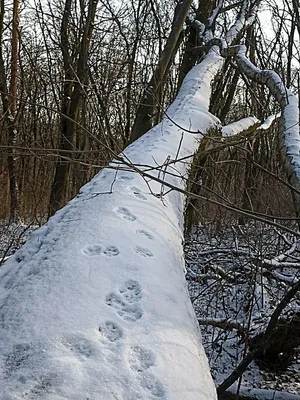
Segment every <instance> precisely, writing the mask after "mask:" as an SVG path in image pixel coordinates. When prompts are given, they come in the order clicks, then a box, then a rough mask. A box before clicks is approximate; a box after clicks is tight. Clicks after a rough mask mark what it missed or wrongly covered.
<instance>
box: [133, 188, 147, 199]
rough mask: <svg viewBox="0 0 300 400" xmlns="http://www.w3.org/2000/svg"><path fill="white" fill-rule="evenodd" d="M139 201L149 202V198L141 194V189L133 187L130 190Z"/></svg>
mask: <svg viewBox="0 0 300 400" xmlns="http://www.w3.org/2000/svg"><path fill="white" fill-rule="evenodd" d="M130 189H131V190H132V192H133V194H134V195H135V197H136V198H137V199H140V200H147V197H146V196H144V195H143V194H142V193H141V189H139V188H137V187H135V186H133V187H131V188H130Z"/></svg>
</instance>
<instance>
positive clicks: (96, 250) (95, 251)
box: [83, 244, 120, 257]
mask: <svg viewBox="0 0 300 400" xmlns="http://www.w3.org/2000/svg"><path fill="white" fill-rule="evenodd" d="M83 252H84V253H85V254H86V255H87V256H100V255H101V254H104V255H105V256H107V257H115V256H117V255H119V254H120V252H119V249H118V248H117V247H116V246H107V247H106V248H104V249H103V250H102V247H101V246H100V245H99V244H95V245H91V246H88V247H87V248H86V249H85V250H83Z"/></svg>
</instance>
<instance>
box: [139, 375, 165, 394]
mask: <svg viewBox="0 0 300 400" xmlns="http://www.w3.org/2000/svg"><path fill="white" fill-rule="evenodd" d="M140 382H141V386H142V387H143V389H144V390H146V391H147V392H150V393H151V394H152V396H154V397H164V394H165V390H164V387H163V385H162V384H161V382H160V381H159V380H158V379H157V378H156V377H155V376H154V375H153V374H150V373H148V372H147V373H145V374H143V375H141V376H140Z"/></svg>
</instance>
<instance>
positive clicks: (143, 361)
mask: <svg viewBox="0 0 300 400" xmlns="http://www.w3.org/2000/svg"><path fill="white" fill-rule="evenodd" d="M154 363H155V356H154V354H153V352H152V351H151V350H147V349H144V348H143V347H140V346H135V347H133V348H132V349H131V351H130V355H129V365H130V368H131V369H132V370H133V371H136V372H144V371H146V370H147V369H148V368H150V367H152V366H153V365H154Z"/></svg>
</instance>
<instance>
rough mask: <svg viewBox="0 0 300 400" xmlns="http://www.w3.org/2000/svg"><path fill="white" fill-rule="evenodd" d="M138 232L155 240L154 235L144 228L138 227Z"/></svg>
mask: <svg viewBox="0 0 300 400" xmlns="http://www.w3.org/2000/svg"><path fill="white" fill-rule="evenodd" d="M136 233H138V234H139V235H141V236H145V237H146V238H147V239H150V240H154V236H153V235H151V233H149V232H147V231H144V230H143V229H138V230H137V231H136Z"/></svg>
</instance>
